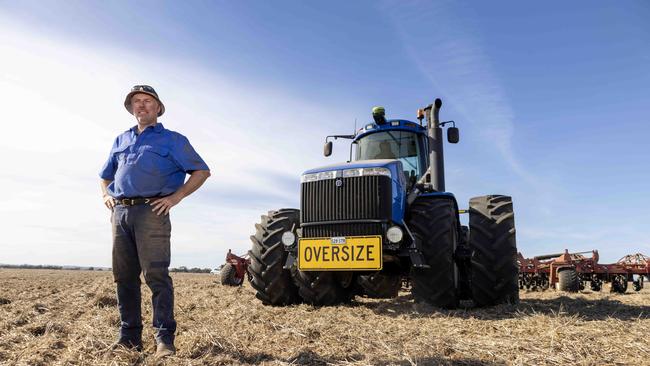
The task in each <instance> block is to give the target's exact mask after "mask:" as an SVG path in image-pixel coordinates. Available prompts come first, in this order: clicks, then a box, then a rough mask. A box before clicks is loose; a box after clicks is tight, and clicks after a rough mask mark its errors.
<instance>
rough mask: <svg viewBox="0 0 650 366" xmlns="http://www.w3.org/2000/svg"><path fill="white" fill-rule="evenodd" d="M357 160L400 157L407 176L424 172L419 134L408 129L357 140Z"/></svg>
mask: <svg viewBox="0 0 650 366" xmlns="http://www.w3.org/2000/svg"><path fill="white" fill-rule="evenodd" d="M356 145H357V146H356V158H355V160H372V159H398V160H400V161H401V162H402V168H403V169H404V174H405V175H406V176H407V177H418V178H419V177H420V176H421V174H422V173H423V172H424V167H423V159H422V154H421V153H420V150H421V146H420V143H419V139H418V135H417V134H415V133H413V132H408V131H383V132H376V133H373V134H371V135H368V136H366V137H363V138H362V139H360V140H359V141H357V142H356Z"/></svg>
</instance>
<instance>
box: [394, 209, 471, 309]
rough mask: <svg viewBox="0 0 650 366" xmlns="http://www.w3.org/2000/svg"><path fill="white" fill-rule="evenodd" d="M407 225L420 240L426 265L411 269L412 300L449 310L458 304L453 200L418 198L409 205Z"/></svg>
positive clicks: (456, 227) (455, 224) (456, 232)
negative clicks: (425, 266)
mask: <svg viewBox="0 0 650 366" xmlns="http://www.w3.org/2000/svg"><path fill="white" fill-rule="evenodd" d="M407 219H408V226H409V228H410V229H411V233H412V234H413V236H414V237H415V239H416V240H418V241H419V242H420V245H421V250H422V254H423V256H424V260H425V263H426V264H428V265H429V268H426V269H423V268H412V269H411V280H412V284H413V287H412V290H411V291H412V292H413V297H414V298H415V301H420V302H427V303H429V304H431V305H434V306H437V307H441V308H447V309H452V308H455V307H457V306H458V301H459V300H458V292H457V287H458V283H457V282H458V269H457V268H456V263H455V262H454V251H455V250H456V244H457V241H458V238H457V234H458V221H457V216H456V209H455V207H454V203H453V201H451V200H449V199H440V198H437V199H436V198H427V197H421V198H418V199H416V201H415V202H414V203H413V204H412V205H411V208H410V210H409V212H408V218H407Z"/></svg>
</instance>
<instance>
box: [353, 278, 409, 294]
mask: <svg viewBox="0 0 650 366" xmlns="http://www.w3.org/2000/svg"><path fill="white" fill-rule="evenodd" d="M357 282H358V283H359V286H361V288H362V289H363V294H364V295H366V296H368V297H370V298H373V299H389V298H392V297H397V294H398V293H399V289H400V288H401V287H402V278H401V277H400V276H399V275H394V274H386V273H381V272H377V273H373V274H369V275H362V276H359V277H358V280H357Z"/></svg>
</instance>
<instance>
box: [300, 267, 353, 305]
mask: <svg viewBox="0 0 650 366" xmlns="http://www.w3.org/2000/svg"><path fill="white" fill-rule="evenodd" d="M291 274H292V276H293V279H294V281H295V283H296V285H297V286H298V292H299V293H300V297H301V298H302V299H303V300H304V301H305V302H306V303H308V304H311V305H317V306H328V305H336V304H341V303H347V302H350V301H352V299H353V298H354V296H355V295H356V294H357V292H358V291H357V287H356V285H355V279H354V277H355V276H354V274H353V273H352V272H324V271H304V272H303V271H300V270H298V268H297V267H293V268H291Z"/></svg>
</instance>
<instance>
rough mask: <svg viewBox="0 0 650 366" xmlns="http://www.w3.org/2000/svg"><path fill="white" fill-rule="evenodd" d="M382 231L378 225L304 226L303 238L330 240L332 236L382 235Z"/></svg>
mask: <svg viewBox="0 0 650 366" xmlns="http://www.w3.org/2000/svg"><path fill="white" fill-rule="evenodd" d="M383 232H384V230H383V229H382V224H380V223H374V222H373V223H366V222H364V223H358V224H331V225H315V226H305V227H304V228H303V229H302V237H303V238H331V237H333V236H365V235H382V234H383Z"/></svg>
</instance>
